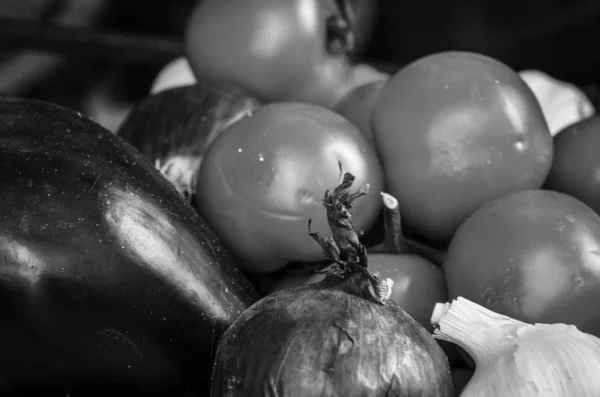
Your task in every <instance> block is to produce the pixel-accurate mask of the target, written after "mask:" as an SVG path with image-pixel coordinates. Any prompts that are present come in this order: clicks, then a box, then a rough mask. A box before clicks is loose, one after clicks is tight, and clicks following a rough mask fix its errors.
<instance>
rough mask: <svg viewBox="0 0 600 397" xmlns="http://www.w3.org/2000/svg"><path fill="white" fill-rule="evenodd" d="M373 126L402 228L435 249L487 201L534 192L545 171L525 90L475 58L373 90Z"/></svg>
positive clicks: (419, 64) (433, 63)
mask: <svg viewBox="0 0 600 397" xmlns="http://www.w3.org/2000/svg"><path fill="white" fill-rule="evenodd" d="M372 123H373V130H374V134H375V142H376V145H377V149H378V153H379V157H380V159H381V162H382V166H383V169H384V174H385V178H386V184H387V186H388V187H387V188H388V190H389V192H390V194H392V195H394V196H395V197H396V198H397V199H398V201H399V203H400V211H401V212H402V214H403V215H404V220H405V221H406V224H407V226H408V227H410V228H411V229H412V230H414V231H415V232H417V233H419V234H420V235H422V236H423V237H426V238H428V239H431V240H435V241H440V242H447V241H449V240H450V238H451V237H452V235H453V233H454V232H455V231H456V229H457V228H458V226H459V225H460V223H461V222H462V221H463V220H464V219H465V218H466V217H467V216H468V215H469V214H470V213H472V212H473V211H474V210H476V209H477V208H478V207H479V206H480V205H482V204H483V203H485V202H486V201H488V200H491V199H494V198H496V197H499V196H501V195H503V194H507V193H510V192H513V191H518V190H524V189H535V188H539V187H540V186H541V185H542V183H543V181H544V179H545V178H546V176H547V173H548V170H549V168H550V164H551V162H552V138H551V136H550V133H549V131H548V125H547V123H546V121H545V119H544V115H543V113H542V110H541V108H540V105H539V103H538V102H537V100H536V98H535V96H534V95H533V93H532V92H531V90H530V89H529V87H528V86H527V85H526V84H525V82H524V81H523V80H522V79H521V78H520V77H519V75H518V74H517V73H516V72H515V71H514V70H512V69H510V68H509V67H508V66H506V65H504V64H502V63H500V62H498V61H496V60H494V59H492V58H489V57H486V56H483V55H479V54H473V53H466V52H443V53H437V54H433V55H430V56H426V57H424V58H421V59H419V60H417V61H415V62H413V63H411V64H409V65H408V66H406V67H404V68H403V69H401V70H400V71H398V72H397V73H396V74H395V75H394V76H393V77H392V78H391V80H390V81H389V82H388V83H387V84H386V86H385V87H383V89H382V90H381V93H380V95H379V98H378V99H377V102H376V104H375V109H374V113H373V120H372Z"/></svg>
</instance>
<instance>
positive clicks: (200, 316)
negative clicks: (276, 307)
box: [0, 97, 259, 396]
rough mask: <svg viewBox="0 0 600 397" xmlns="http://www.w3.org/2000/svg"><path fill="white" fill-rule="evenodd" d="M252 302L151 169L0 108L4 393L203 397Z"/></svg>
mask: <svg viewBox="0 0 600 397" xmlns="http://www.w3.org/2000/svg"><path fill="white" fill-rule="evenodd" d="M258 299H259V296H258V293H257V292H256V290H255V289H254V288H253V287H252V285H251V284H250V282H249V281H248V279H247V278H246V277H245V275H244V274H243V273H242V272H241V271H240V270H239V269H238V268H237V266H236V264H235V263H234V262H233V261H232V259H231V256H230V255H229V253H228V252H227V251H226V250H225V249H224V248H223V246H222V245H221V243H220V242H219V240H218V238H217V236H216V235H215V234H214V233H213V232H212V231H211V229H210V228H209V227H208V226H207V224H206V223H205V222H204V220H203V219H202V218H200V217H199V215H198V214H197V213H196V212H195V211H194V209H193V208H192V207H191V206H190V205H188V204H187V203H186V202H185V200H184V199H183V198H182V197H181V196H179V195H178V194H177V192H176V190H175V189H174V188H173V186H172V185H171V184H170V183H169V182H168V181H167V180H166V179H165V178H164V177H163V176H162V175H161V174H160V172H159V171H158V170H156V169H155V167H154V165H153V164H152V163H151V162H150V161H148V159H147V158H146V157H144V156H143V155H142V154H140V153H139V152H138V151H137V150H135V149H134V148H133V147H132V146H130V145H129V144H127V143H126V142H124V141H123V140H122V139H120V138H119V137H117V136H115V135H114V134H111V133H110V132H109V131H108V130H106V129H104V128H103V127H101V126H100V125H98V124H97V123H95V122H94V121H92V120H91V119H89V118H87V117H85V116H83V115H82V114H80V113H77V112H75V111H72V110H70V109H67V108H64V107H61V106H58V105H55V104H51V103H47V102H41V101H36V100H31V99H22V98H11V97H0V319H1V320H0V352H2V353H1V356H0V357H1V358H0V394H1V395H31V394H32V393H35V392H39V393H42V391H43V393H44V395H46V396H48V395H51V396H52V395H60V396H65V395H69V396H90V395H113V394H115V393H119V392H123V393H127V394H128V395H130V396H131V395H134V396H136V395H144V396H183V395H185V396H206V395H208V393H209V384H210V374H211V365H212V362H213V358H214V353H215V348H216V344H217V342H218V340H219V338H220V336H221V335H222V334H223V332H224V331H225V330H226V329H227V328H228V327H229V326H230V324H232V322H233V321H234V320H235V319H236V318H237V317H238V316H239V315H240V314H241V313H242V312H243V311H244V310H245V309H246V308H247V307H248V306H250V305H251V304H252V303H254V302H255V301H257V300H258Z"/></svg>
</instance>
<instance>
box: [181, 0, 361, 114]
mask: <svg viewBox="0 0 600 397" xmlns="http://www.w3.org/2000/svg"><path fill="white" fill-rule="evenodd" d="M335 16H338V17H339V16H341V14H340V9H339V8H338V6H337V5H336V1H334V0H228V1H225V0H203V1H200V2H198V5H197V6H196V9H195V10H194V12H193V14H192V16H191V17H190V19H189V21H188V26H187V33H186V38H185V41H186V52H187V56H188V58H189V61H190V64H191V67H192V70H193V71H194V74H195V75H196V76H197V77H198V78H199V79H218V80H224V81H227V82H230V83H233V84H236V85H239V86H240V87H243V88H245V89H247V90H249V91H250V92H251V93H253V94H254V95H256V96H258V97H259V98H260V99H261V100H264V101H266V102H275V101H299V102H310V103H315V104H318V105H323V106H327V107H331V106H333V105H334V104H335V103H337V101H338V100H339V99H340V97H341V96H342V95H343V94H344V93H345V90H346V86H347V85H348V84H349V77H350V74H351V66H350V63H349V61H348V57H347V55H346V54H345V53H339V54H338V53H332V52H331V51H330V50H329V48H328V47H329V40H330V38H329V37H328V19H329V18H330V17H335Z"/></svg>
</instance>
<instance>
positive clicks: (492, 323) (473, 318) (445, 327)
mask: <svg viewBox="0 0 600 397" xmlns="http://www.w3.org/2000/svg"><path fill="white" fill-rule="evenodd" d="M431 323H432V324H433V325H434V327H436V329H435V331H434V337H435V338H436V339H439V340H445V341H448V342H451V343H454V344H456V345H458V346H460V347H462V348H463V349H465V351H466V352H467V353H468V354H469V355H470V356H471V357H473V359H474V360H475V364H476V370H475V374H474V375H473V378H471V381H470V382H469V384H468V385H467V386H466V387H465V388H464V390H463V392H462V393H461V395H460V396H461V397H482V396H485V397H496V396H497V397H512V396H527V397H535V396H540V397H541V396H543V397H598V396H600V339H598V338H596V337H594V336H592V335H589V334H586V333H583V332H581V331H579V330H578V329H577V327H575V326H573V325H566V324H535V325H532V324H527V323H523V322H521V321H517V320H514V319H512V318H510V317H507V316H504V315H501V314H498V313H495V312H493V311H491V310H488V309H486V308H484V307H482V306H480V305H478V304H476V303H473V302H471V301H469V300H468V299H465V298H462V297H459V298H457V299H455V300H454V301H452V303H438V304H437V305H436V307H435V309H434V311H433V315H432V318H431Z"/></svg>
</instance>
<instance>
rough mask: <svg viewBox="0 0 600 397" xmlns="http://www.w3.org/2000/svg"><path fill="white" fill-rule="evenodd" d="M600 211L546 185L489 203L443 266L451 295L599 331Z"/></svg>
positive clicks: (527, 317)
mask: <svg viewBox="0 0 600 397" xmlns="http://www.w3.org/2000/svg"><path fill="white" fill-rule="evenodd" d="M598 253H600V216H598V215H597V214H595V213H594V211H593V210H592V209H591V208H589V207H588V206H586V205H585V204H583V203H582V202H581V201H579V200H577V199H575V198H573V197H571V196H567V195H565V194H563V193H557V192H552V191H547V190H527V191H520V192H515V193H511V194H509V195H506V196H503V197H501V198H498V199H496V200H494V201H491V202H489V203H486V204H484V205H483V206H482V207H481V208H480V209H479V210H477V211H476V212H475V213H474V214H472V215H471V216H470V217H469V218H467V220H465V222H464V223H463V224H462V225H461V226H460V228H459V229H458V231H457V232H456V235H455V236H454V238H453V239H452V242H451V243H450V246H449V248H448V253H447V257H446V260H445V262H444V266H443V267H444V270H445V273H446V280H447V284H448V292H449V299H450V300H452V299H455V298H456V297H458V296H462V297H465V298H467V299H470V300H472V301H474V302H476V303H479V304H480V305H483V306H485V307H487V308H489V309H491V310H493V311H496V312H498V313H501V314H505V315H507V316H509V317H513V318H515V319H517V320H521V321H525V322H528V323H536V322H538V323H566V324H573V325H576V326H577V327H578V328H579V329H580V330H581V331H584V332H587V333H590V334H593V335H596V336H600V312H599V311H598V309H597V307H596V305H595V304H592V302H597V301H598V300H599V299H600V256H599V255H598Z"/></svg>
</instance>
